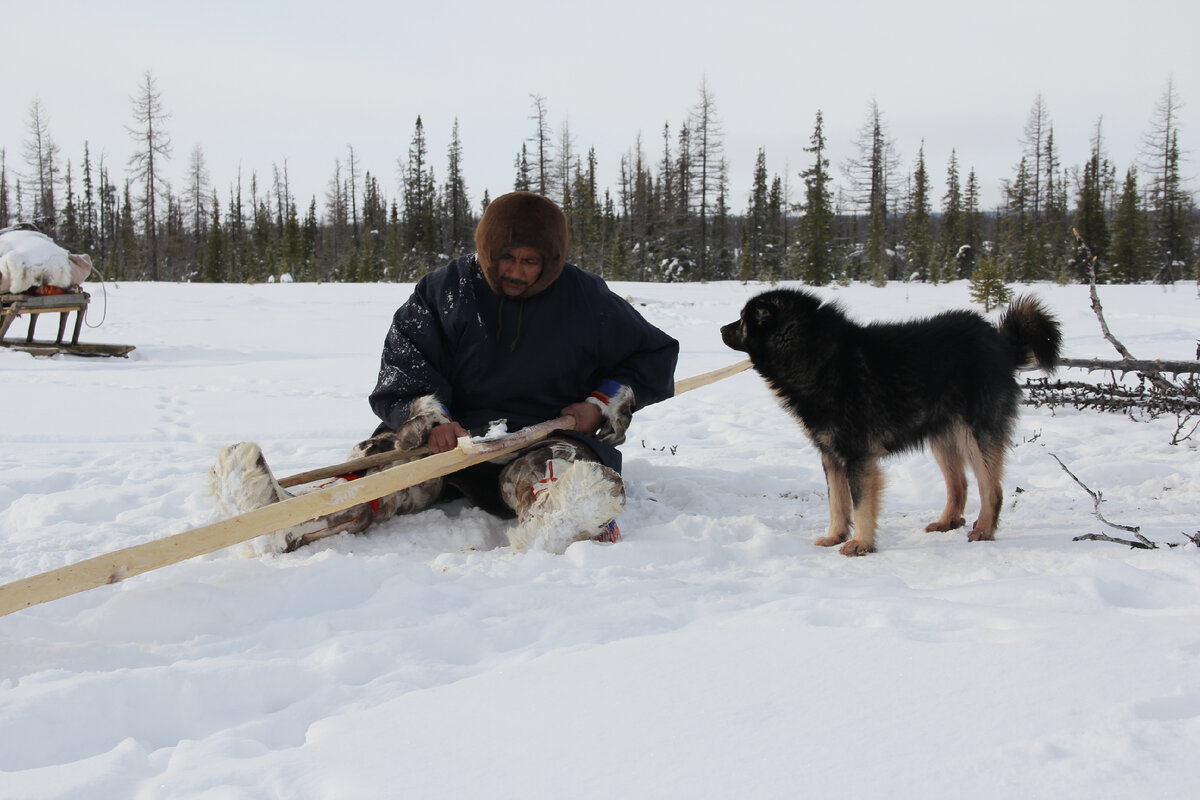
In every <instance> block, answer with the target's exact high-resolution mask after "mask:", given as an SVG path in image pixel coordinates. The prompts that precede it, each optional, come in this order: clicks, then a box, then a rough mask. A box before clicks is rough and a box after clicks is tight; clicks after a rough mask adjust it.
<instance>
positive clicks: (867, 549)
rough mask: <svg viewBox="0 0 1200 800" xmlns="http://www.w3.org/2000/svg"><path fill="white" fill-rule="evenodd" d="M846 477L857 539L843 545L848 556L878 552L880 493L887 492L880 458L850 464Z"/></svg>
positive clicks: (843, 550)
mask: <svg viewBox="0 0 1200 800" xmlns="http://www.w3.org/2000/svg"><path fill="white" fill-rule="evenodd" d="M846 477H847V479H848V481H849V484H850V498H851V500H852V501H853V502H854V538H853V539H851V540H850V541H848V542H846V543H845V544H844V545H842V551H841V552H842V555H844V556H865V555H866V554H867V553H874V552H875V522H876V518H877V517H878V515H879V496H880V494H882V493H883V473H882V472H881V471H880V469H879V459H877V458H874V457H868V458H866V459H864V460H862V461H860V462H858V463H856V464H852V465H848V466H847V469H846Z"/></svg>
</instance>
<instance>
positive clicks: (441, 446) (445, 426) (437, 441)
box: [429, 420, 470, 453]
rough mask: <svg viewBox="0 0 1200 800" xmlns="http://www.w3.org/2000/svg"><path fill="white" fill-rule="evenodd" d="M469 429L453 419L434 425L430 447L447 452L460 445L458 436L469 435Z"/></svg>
mask: <svg viewBox="0 0 1200 800" xmlns="http://www.w3.org/2000/svg"><path fill="white" fill-rule="evenodd" d="M469 435H470V434H469V433H467V429H466V428H464V427H463V426H462V425H459V424H458V423H457V422H454V421H453V420H452V421H450V422H443V423H442V424H441V425H434V426H433V430H431V431H429V449H430V450H431V451H433V452H435V453H446V452H449V451H450V450H453V449H454V448H456V447H458V437H460V436H469Z"/></svg>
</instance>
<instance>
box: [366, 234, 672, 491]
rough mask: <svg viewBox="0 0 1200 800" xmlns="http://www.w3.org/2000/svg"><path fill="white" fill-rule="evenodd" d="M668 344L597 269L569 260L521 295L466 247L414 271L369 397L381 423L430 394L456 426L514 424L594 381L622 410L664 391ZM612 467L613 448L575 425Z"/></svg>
mask: <svg viewBox="0 0 1200 800" xmlns="http://www.w3.org/2000/svg"><path fill="white" fill-rule="evenodd" d="M678 356H679V343H678V342H677V341H675V339H673V338H671V337H670V336H668V335H667V334H666V333H664V332H662V331H661V330H659V329H658V328H656V327H654V326H653V325H651V324H650V323H649V322H647V321H646V320H645V319H644V318H643V317H642V316H641V314H639V313H638V312H637V311H636V310H634V308H633V307H632V306H630V305H629V303H628V302H626V301H625V300H624V299H622V298H621V297H619V296H617V295H616V294H614V293H613V292H612V290H610V289H609V288H608V286H607V284H605V282H604V281H603V279H601V278H600V277H599V276H597V275H594V274H592V273H589V272H586V271H584V270H581V269H579V268H578V267H576V266H574V265H572V264H566V265H565V266H564V267H563V270H562V273H561V275H559V277H558V278H557V279H556V280H555V281H554V282H553V283H552V284H550V285H549V286H548V287H546V288H545V289H544V290H543V291H541V292H539V293H538V294H535V295H534V296H532V297H529V298H525V299H513V298H506V297H502V296H500V295H497V294H496V293H495V292H493V291H492V289H491V288H490V287H489V285H488V282H487V280H486V279H485V277H484V274H483V269H482V267H481V266H480V264H479V262H478V260H477V259H476V257H475V256H473V255H472V256H464V257H462V258H458V259H455V260H454V261H451V262H450V263H449V264H447V265H446V266H444V267H441V268H440V269H437V270H434V271H433V272H431V273H429V274H428V275H426V276H425V277H424V278H422V279H421V280H420V281H419V282H418V283H417V285H416V287H415V289H414V290H413V294H412V296H411V297H410V298H409V299H408V301H407V302H406V303H405V304H404V305H403V306H401V307H400V308H399V309H398V310H397V311H396V314H395V316H394V317H393V319H392V326H391V329H390V330H389V331H388V334H387V339H386V341H385V342H384V348H383V356H382V359H381V364H380V369H379V380H378V383H377V384H376V387H375V391H374V392H372V393H371V397H370V402H371V408H372V410H373V411H374V412H375V414H376V415H377V416H378V417H379V418H380V419H381V420H383V423H384V425H386V426H387V427H389V428H392V429H397V428H399V427H400V426H401V425H402V424H403V423H404V421H405V420H406V419H408V415H409V409H410V406H411V405H412V403H413V402H414V401H416V400H417V399H418V398H420V397H423V396H427V395H435V396H436V397H437V398H438V399H439V400H441V402H442V403H443V404H444V405H445V406H446V410H447V411H448V413H449V414H450V416H451V417H452V418H453V419H454V420H456V421H457V422H459V424H461V425H462V426H463V427H465V428H467V429H469V430H470V429H475V428H478V427H480V426H484V425H487V424H488V423H489V422H492V421H493V420H498V419H506V420H508V430H510V431H514V430H518V429H519V428H523V427H526V426H528V425H532V424H535V423H538V422H543V421H545V420H548V419H554V418H555V417H558V416H559V415H560V414H561V411H562V409H563V408H564V407H566V406H568V405H570V404H572V403H578V402H582V401H583V400H584V399H586V398H587V397H588V395H590V394H591V393H592V392H593V391H594V390H596V389H597V388H598V387H599V386H600V385H601V383H602V382H603V381H605V380H611V381H615V382H616V383H618V384H621V385H624V386H628V387H629V388H630V389H632V391H633V395H634V410H637V409H639V408H642V407H644V406H647V405H650V404H651V403H657V402H658V401H660V400H663V399H666V398H668V397H670V396H671V395H672V394H673V393H674V386H675V385H674V375H675V364H676V361H677V359H678ZM577 436H578V438H580V439H582V440H583V441H585V442H586V443H587V444H588V445H589V446H591V447H592V449H593V450H595V451H596V454H597V455H598V456H600V458H601V460H602V461H604V462H605V463H606V464H608V465H609V466H612V467H613V468H614V469H620V453H619V452H618V451H617V450H616V448H614V447H611V446H609V445H607V444H604V443H602V442H599V441H597V440H595V439H593V438H591V437H586V436H581V435H577Z"/></svg>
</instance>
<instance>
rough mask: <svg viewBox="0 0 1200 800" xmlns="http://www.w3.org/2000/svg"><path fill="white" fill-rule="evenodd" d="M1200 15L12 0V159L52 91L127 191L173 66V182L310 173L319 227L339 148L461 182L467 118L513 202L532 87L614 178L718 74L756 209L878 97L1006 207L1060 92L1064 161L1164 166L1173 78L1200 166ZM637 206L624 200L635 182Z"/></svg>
mask: <svg viewBox="0 0 1200 800" xmlns="http://www.w3.org/2000/svg"><path fill="white" fill-rule="evenodd" d="M1198 9H1200V4H1198V3H1196V2H1194V0H1140V2H1129V1H1128V0H1122V1H1121V2H1115V1H1114V0H1093V1H1092V2H1087V3H1084V2H1079V0H1074V1H1073V2H1064V1H1063V0H1039V1H1037V2H1033V1H1031V0H1009V2H1006V3H1000V4H972V3H969V2H963V0H914V2H908V3H897V2H881V1H880V0H858V1H857V2H827V3H821V4H820V5H819V6H818V5H817V4H813V3H803V2H801V3H787V2H782V0H728V1H725V2H719V3H718V2H708V0H688V1H687V2H683V1H682V0H680V1H679V2H669V3H666V2H654V0H636V1H634V0H608V1H607V2H604V3H574V2H569V0H568V1H567V2H545V1H543V0H536V1H535V2H506V3H505V2H486V3H485V2H477V0H460V2H457V3H438V2H434V1H433V0H422V2H412V1H411V0H394V1H393V2H387V3H385V2H355V1H354V0H343V2H310V0H282V1H280V2H274V1H271V2H254V0H208V1H207V2H189V3H175V2H170V0H121V2H113V1H112V0H91V2H78V3H72V2H60V1H56V0H42V1H41V2H24V3H10V4H8V7H6V9H5V11H4V15H3V27H4V31H5V35H4V37H3V41H4V44H3V55H4V62H5V64H6V69H5V73H6V77H7V80H6V88H5V91H4V99H5V102H4V106H5V112H4V114H3V115H0V147H3V148H5V150H6V151H7V164H8V169H9V172H10V174H11V173H13V172H17V173H21V172H24V171H26V166H25V164H24V161H23V158H22V151H23V143H24V142H25V141H26V140H27V139H28V127H29V104H30V102H31V101H32V100H33V99H34V98H35V97H36V98H38V99H39V100H40V102H41V104H42V109H43V112H44V113H45V114H46V115H47V117H48V120H49V129H50V134H51V136H52V138H53V139H54V141H55V142H56V143H57V145H58V146H59V148H60V151H61V152H60V163H61V164H62V165H63V166H65V162H66V160H67V159H69V160H70V161H71V163H72V165H73V169H74V170H76V172H77V171H78V167H79V164H80V162H81V160H82V157H83V149H84V142H85V141H86V142H88V143H89V145H90V148H91V152H92V157H93V160H97V159H98V158H99V156H100V155H101V154H103V155H104V158H105V161H106V163H107V164H108V166H109V168H110V176H111V177H113V178H114V180H116V179H119V176H123V174H124V171H125V164H126V161H127V159H128V157H129V154H130V152H131V149H132V147H133V143H132V141H131V140H130V137H129V135H128V133H127V132H126V126H129V125H132V124H133V117H132V110H131V100H130V98H131V96H132V95H133V94H134V93H135V92H136V90H137V87H138V84H139V83H140V82H141V80H142V75H143V74H144V72H145V71H146V70H147V69H149V70H150V71H151V72H152V73H153V74H154V76H155V78H156V80H157V83H158V88H159V90H160V91H161V94H162V101H163V104H164V106H165V108H166V110H167V112H168V113H169V114H170V119H169V120H168V122H167V126H166V127H167V131H168V133H169V134H170V136H171V139H172V142H173V158H172V159H171V161H169V162H168V163H167V166H166V173H167V177H168V179H169V180H170V181H171V182H172V183H173V184H174V185H175V186H177V187H179V188H182V186H184V185H185V184H186V181H185V178H184V175H185V172H186V167H187V162H188V157H189V155H190V153H191V152H192V150H193V148H194V147H195V146H196V145H197V144H199V145H200V147H201V148H202V149H203V152H204V155H205V158H206V161H207V165H208V168H209V172H210V174H211V177H212V183H213V185H214V187H215V188H216V189H217V190H218V193H219V195H220V197H221V200H222V204H223V205H224V203H225V200H226V198H228V196H229V187H230V184H231V183H232V182H233V181H234V180H235V179H236V176H237V171H238V169H239V165H240V168H241V171H242V175H243V178H244V181H245V184H246V186H247V191H248V184H249V176H250V174H251V173H257V175H258V178H259V183H260V185H265V184H267V183H269V182H270V180H271V174H272V165H278V166H279V167H281V168H282V166H283V164H284V162H285V161H286V164H287V169H288V174H289V176H290V181H291V187H292V191H293V193H294V194H295V195H296V197H297V200H298V204H299V205H300V206H301V211H302V213H303V209H304V207H306V206H307V204H308V200H309V199H310V198H311V197H313V196H314V195H315V196H316V197H317V200H318V203H321V204H323V201H324V196H325V191H326V187H327V185H328V183H329V180H330V178H331V176H332V175H333V170H334V162H335V160H338V159H340V160H342V161H343V163H344V162H345V161H346V160H347V156H348V148H349V147H350V146H353V148H354V150H355V153H356V157H357V159H358V161H359V163H360V165H361V167H362V168H363V169H364V170H369V171H370V172H371V173H372V174H373V175H375V176H376V177H377V178H378V179H379V181H380V182H381V185H382V186H383V188H384V190H385V192H386V193H387V195H388V197H392V196H394V195H395V193H396V191H397V188H398V184H399V180H398V177H397V174H398V173H397V160H398V159H404V158H405V157H406V153H407V150H408V147H409V144H410V141H411V139H412V135H413V126H414V122H415V121H416V118H417V116H418V115H420V116H421V118H422V121H423V123H424V126H425V131H426V135H427V139H428V143H429V149H430V155H431V158H432V161H433V164H434V167H435V173H436V178H437V179H438V180H439V181H441V180H442V179H444V178H445V174H446V148H447V145H448V143H449V140H450V133H451V128H452V126H453V124H454V121H455V119H457V120H458V122H459V133H460V138H461V140H462V143H463V161H464V170H465V174H466V179H467V183H468V187H467V188H468V191H469V193H470V196H471V199H472V203H473V204H474V205H476V207H477V205H478V202H479V199H480V198H481V196H482V194H483V191H484V190H485V189H486V190H487V191H488V192H489V193H490V194H491V196H492V197H495V196H497V195H499V194H501V193H503V192H505V191H508V190H510V189H511V188H512V182H513V176H514V169H513V161H514V158H515V156H516V154H517V153H518V152H519V150H520V148H521V144H522V142H523V141H525V140H527V139H528V138H530V137H531V136H532V135H533V133H534V130H535V128H534V122H533V120H532V119H531V115H532V113H533V108H532V100H531V96H532V95H534V94H537V95H540V96H542V97H544V98H545V102H546V107H547V109H548V111H549V121H550V123H551V125H552V127H553V128H554V130H555V133H556V136H557V133H558V131H559V130H560V129H561V127H562V126H563V125H564V124H565V125H566V126H567V127H568V129H569V131H570V133H571V135H572V137H573V140H574V146H575V149H576V150H577V151H578V152H579V153H580V154H586V152H587V151H588V149H589V148H595V151H596V155H597V159H598V168H599V178H600V181H601V183H602V184H603V185H608V186H611V187H613V188H614V190H615V187H616V184H617V178H618V174H619V168H620V159H621V156H622V154H625V153H628V152H630V151H631V150H632V149H633V148H634V146H635V144H636V142H637V140H638V137H639V136H640V137H641V140H642V144H643V148H644V150H645V152H646V154H647V156H648V157H649V158H650V159H651V161H652V162H657V160H658V159H659V158H660V156H661V152H662V130H663V125H664V123H669V124H670V126H671V131H672V137H674V135H675V133H676V132H677V131H678V127H679V124H680V122H681V121H682V120H684V118H685V117H686V115H687V112H688V110H689V108H691V107H692V106H693V105H694V104H695V103H696V101H697V99H698V97H699V92H700V86H701V83H702V82H706V84H707V86H708V89H709V91H710V92H711V93H712V96H713V98H714V99H715V101H716V107H717V112H718V114H719V117H720V119H721V121H722V124H723V128H724V134H725V136H724V143H725V150H726V158H727V160H728V162H729V166H730V170H731V171H730V176H731V197H730V205H731V207H732V208H733V210H734V211H737V212H741V211H742V210H744V209H745V207H746V198H747V193H748V191H749V188H750V179H751V173H752V170H753V167H754V162H755V157H756V154H757V152H758V150H759V148H764V149H765V152H766V158H767V167H768V170H769V172H770V173H772V174H773V175H774V174H779V175H781V176H782V175H786V176H787V180H788V181H789V183H790V184H791V195H792V198H793V199H794V200H798V199H799V198H800V196H801V189H802V185H801V182H800V179H799V177H798V174H797V173H799V172H800V171H801V170H802V169H804V168H806V167H807V166H808V165H809V163H810V159H811V157H810V156H809V154H807V153H805V152H804V150H803V148H804V147H805V146H806V145H807V144H808V139H809V136H810V134H811V133H812V128H813V121H814V118H815V115H816V112H817V110H818V109H819V110H821V111H822V112H823V114H824V118H825V128H826V137H827V140H828V145H829V154H830V157H831V160H832V162H833V166H834V172H835V177H837V178H838V180H839V181H840V180H841V178H842V173H841V170H840V169H839V165H840V164H842V163H843V162H844V161H845V159H846V158H848V157H850V156H852V155H854V145H853V143H854V141H855V138H856V136H857V133H858V131H859V130H860V129H861V128H862V126H863V124H864V122H865V120H866V118H867V112H868V109H869V106H870V104H871V101H872V100H873V99H874V100H875V101H876V102H878V104H879V107H880V109H881V110H882V112H883V117H884V120H885V122H886V124H887V126H888V130H889V133H890V135H891V138H892V139H893V141H894V143H895V147H896V151H897V153H898V155H899V156H900V159H901V164H902V168H903V171H904V172H910V171H911V169H912V166H913V163H914V161H915V158H916V155H917V151H918V148H919V147H920V146H921V143H922V141H923V142H924V147H925V156H926V163H927V166H928V169H929V171H930V174H931V180H932V182H933V186H934V199H935V206H936V205H937V203H940V199H941V196H942V193H943V191H944V184H945V175H946V165H947V163H948V160H949V157H950V152H951V149H952V148H953V149H955V150H957V154H958V160H959V165H960V170H961V172H962V174H963V177H964V179H965V177H966V174H967V172H968V170H970V169H972V168H974V169H975V171H976V173H977V175H978V177H979V180H980V183H981V187H982V189H983V193H984V200H985V204H986V205H988V206H989V207H990V206H992V205H994V204H995V203H996V202H997V201H998V198H999V187H1000V183H1001V181H1002V180H1004V179H1006V178H1011V177H1012V175H1013V173H1014V168H1015V165H1016V164H1017V162H1018V160H1019V159H1020V154H1021V144H1020V140H1021V137H1022V131H1023V128H1024V126H1025V122H1026V118H1027V116H1028V114H1029V111H1030V108H1031V107H1032V106H1033V104H1034V101H1035V99H1036V98H1037V96H1038V95H1039V94H1041V96H1042V98H1043V101H1044V103H1045V107H1046V109H1047V110H1048V112H1049V116H1050V121H1051V123H1052V125H1053V129H1054V135H1055V140H1056V142H1057V143H1058V145H1059V151H1060V155H1061V158H1062V161H1063V164H1064V165H1067V166H1072V165H1080V164H1082V163H1083V161H1084V160H1085V159H1086V157H1087V153H1088V148H1089V140H1090V138H1091V136H1092V134H1093V132H1094V130H1095V127H1096V123H1097V120H1099V119H1101V118H1103V127H1102V131H1103V137H1104V142H1105V147H1106V150H1107V152H1108V154H1109V156H1110V158H1111V159H1112V160H1113V161H1114V162H1115V163H1116V164H1117V166H1118V168H1119V170H1120V172H1121V174H1122V175H1123V174H1124V170H1125V169H1126V168H1127V167H1128V166H1130V165H1131V164H1132V163H1134V162H1135V160H1136V159H1137V158H1138V155H1139V151H1140V149H1141V143H1142V139H1143V137H1144V135H1145V134H1146V133H1147V131H1148V130H1149V128H1150V126H1151V121H1152V119H1153V117H1154V109H1155V105H1156V103H1157V102H1158V101H1159V100H1160V98H1161V97H1162V95H1163V92H1164V90H1165V87H1166V85H1167V81H1168V79H1169V78H1172V77H1173V79H1174V83H1175V86H1176V89H1177V92H1178V96H1179V99H1180V100H1181V101H1182V103H1183V108H1182V110H1181V113H1180V115H1179V118H1178V123H1179V130H1180V144H1181V147H1182V148H1183V149H1184V150H1185V151H1190V156H1191V160H1190V161H1189V162H1187V163H1186V164H1185V168H1184V169H1185V175H1187V176H1188V177H1190V178H1192V180H1191V182H1190V186H1191V188H1193V189H1195V188H1196V181H1195V179H1194V176H1195V175H1196V174H1197V169H1198V168H1197V165H1196V158H1197V157H1200V156H1198V155H1197V151H1198V150H1200V47H1198V46H1197V44H1196V37H1197V35H1198V33H1200V25H1197V23H1198V22H1200V10H1198ZM614 197H615V191H614Z"/></svg>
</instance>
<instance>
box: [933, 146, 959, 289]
mask: <svg viewBox="0 0 1200 800" xmlns="http://www.w3.org/2000/svg"><path fill="white" fill-rule="evenodd" d="M966 229H967V222H966V213H965V210H964V208H963V194H962V181H961V178H960V176H959V173H958V153H957V151H955V150H951V151H950V162H949V163H948V164H947V165H946V193H945V194H943V195H942V230H941V236H940V239H939V241H938V248H937V254H936V256H935V257H934V260H933V264H932V265H931V266H930V269H929V279H930V280H931V281H932V282H934V283H940V282H943V281H952V280H955V279H956V278H958V277H959V273H958V254H959V252H960V251H961V250H962V248H963V247H964V246H965V245H966V244H967V241H966Z"/></svg>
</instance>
